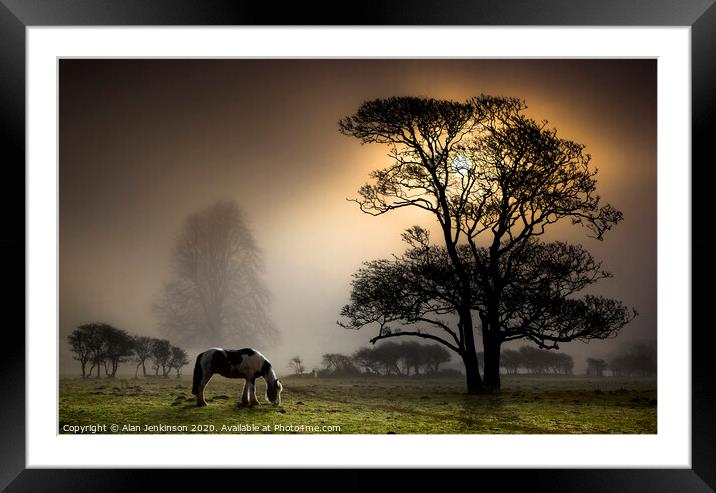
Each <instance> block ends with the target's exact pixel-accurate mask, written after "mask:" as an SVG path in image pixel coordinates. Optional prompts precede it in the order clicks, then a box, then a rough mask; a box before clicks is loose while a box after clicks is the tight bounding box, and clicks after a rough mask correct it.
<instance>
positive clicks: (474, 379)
mask: <svg viewBox="0 0 716 493" xmlns="http://www.w3.org/2000/svg"><path fill="white" fill-rule="evenodd" d="M460 326H461V327H462V331H463V334H464V335H465V352H464V354H463V355H462V361H463V362H464V364H465V377H466V379H467V393H468V394H479V393H481V392H482V390H483V386H482V379H481V378H480V366H479V364H478V361H477V351H476V350H475V335H474V333H473V326H472V313H470V310H469V309H467V310H461V313H460Z"/></svg>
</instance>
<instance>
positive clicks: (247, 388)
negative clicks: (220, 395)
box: [191, 348, 283, 406]
mask: <svg viewBox="0 0 716 493" xmlns="http://www.w3.org/2000/svg"><path fill="white" fill-rule="evenodd" d="M215 373H218V374H219V375H221V376H222V377H226V378H244V379H245V380H246V381H245V383H244V392H243V394H242V395H241V404H242V405H244V406H255V405H257V404H259V401H258V399H256V379H257V378H260V377H263V378H264V380H266V399H267V400H268V401H269V402H270V403H271V404H273V405H274V406H277V405H279V404H280V403H281V390H283V386H282V385H281V382H279V381H278V377H277V376H276V372H275V371H274V369H273V367H272V366H271V363H269V360H267V359H266V357H265V356H264V355H263V354H261V353H260V352H258V351H256V350H255V349H251V348H244V349H223V348H211V349H207V350H206V351H204V352H203V353H200V354H199V356H197V357H196V364H195V365H194V382H193V385H192V388H191V393H192V394H194V395H195V396H196V405H197V406H206V401H205V400H204V387H206V384H207V383H209V380H210V379H211V377H212V376H213V375H214V374H215Z"/></svg>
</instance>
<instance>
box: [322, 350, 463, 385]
mask: <svg viewBox="0 0 716 493" xmlns="http://www.w3.org/2000/svg"><path fill="white" fill-rule="evenodd" d="M448 361H450V353H449V352H448V351H447V350H445V349H444V348H443V347H442V346H440V345H438V344H420V343H418V342H415V341H406V342H402V343H397V342H384V343H382V344H380V345H377V346H375V347H362V348H360V349H358V350H357V351H356V352H354V353H353V354H352V355H346V354H341V353H326V354H324V355H323V356H322V364H323V369H322V370H320V371H319V372H318V374H319V376H336V377H338V376H352V375H353V376H355V375H366V374H368V375H382V376H391V375H393V376H411V375H412V376H417V375H438V374H441V375H442V374H444V373H445V371H442V372H441V371H440V365H441V364H442V363H446V362H448ZM449 373H451V374H457V372H455V371H454V370H453V371H452V372H449Z"/></svg>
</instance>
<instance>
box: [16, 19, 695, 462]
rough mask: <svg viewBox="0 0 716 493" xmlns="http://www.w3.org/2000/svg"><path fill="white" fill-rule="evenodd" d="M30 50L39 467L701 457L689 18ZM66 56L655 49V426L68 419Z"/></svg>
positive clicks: (32, 377) (72, 36)
mask: <svg viewBox="0 0 716 493" xmlns="http://www.w3.org/2000/svg"><path fill="white" fill-rule="evenodd" d="M406 31H408V32H409V33H410V38H411V39H414V40H418V41H419V40H432V41H436V40H441V39H443V40H446V42H432V41H431V42H429V43H428V42H416V43H404V42H402V41H401V42H398V41H396V40H398V39H401V40H402V39H404V37H405V35H406ZM496 40H499V42H496ZM27 52H28V60H27V76H28V77H27V81H28V85H27V103H28V105H27V116H28V127H27V130H28V132H27V186H28V189H27V245H28V252H27V253H28V256H27V259H28V261H27V262H28V263H27V336H26V337H27V350H28V353H27V355H28V358H27V403H26V404H27V467H30V468H32V467H127V466H132V467H192V466H195V467H261V466H274V467H279V466H284V467H285V466H289V467H291V466H295V467H301V466H323V467H339V466H358V467H361V466H363V467H424V466H428V465H430V466H436V467H618V468H619V467H629V468H632V467H639V468H641V467H680V468H690V467H691V439H690V437H691V374H690V347H691V333H690V328H691V317H690V313H691V302H690V300H691V295H690V293H691V282H690V281H691V279H690V269H691V267H690V266H691V245H690V238H691V230H690V224H691V220H690V218H691V210H690V196H691V192H690V139H691V134H690V131H691V129H690V101H691V97H690V94H691V92H690V29H689V28H686V27H678V28H494V27H493V28H484V27H483V28H464V27H461V28H407V29H406V28H345V29H343V28H340V29H339V28H296V27H294V28H48V27H45V28H43V27H39V28H35V27H33V28H28V32H27ZM58 57H178V58H185V57H262V58H263V57H305V58H313V57H340V58H345V57H359V58H363V57H419V58H424V57H447V58H455V57H472V58H474V57H520V58H525V57H578V58H584V57H596V58H602V57H617V58H622V57H649V58H651V57H658V60H659V62H658V77H659V81H658V90H659V97H658V104H659V123H658V214H659V216H658V253H659V256H658V269H659V272H658V280H659V285H658V299H659V300H660V301H661V302H660V303H659V306H658V341H659V344H658V348H659V349H658V350H659V354H658V356H659V377H658V391H659V404H658V434H657V435H638V436H626V435H625V436H622V435H619V436H595V435H581V436H566V435H557V436H544V435H506V436H505V435H502V436H501V435H465V436H455V435H435V436H424V435H411V436H407V435H406V436H399V435H396V436H382V435H380V436H378V435H369V436H360V435H349V436H331V435H312V436H308V435H273V436H264V435H242V436H226V435H222V436H207V435H191V436H186V435H173V436H157V435H149V436H147V435H142V436H138V435H122V436H112V435H94V436H87V435H82V436H68V435H58V434H57V421H56V419H57V407H58V402H57V395H56V392H55V391H54V389H55V385H56V382H55V378H56V373H55V372H56V368H57V360H58V355H57V348H56V345H55V342H56V339H55V337H54V332H53V331H54V330H56V327H57V313H58V304H57V299H58V296H57V295H58V292H57V289H58V278H57V272H58V259H57V243H56V239H57V232H58V223H57V218H58V211H57V207H58V206H57V204H58V195H57V193H58V187H57V118H56V116H57V115H56V113H55V111H56V108H57V86H56V84H57V59H58ZM664 300H668V301H667V302H664ZM665 341H668V348H667V347H665V346H667V343H665ZM667 351H668V353H667ZM98 451H101V453H98Z"/></svg>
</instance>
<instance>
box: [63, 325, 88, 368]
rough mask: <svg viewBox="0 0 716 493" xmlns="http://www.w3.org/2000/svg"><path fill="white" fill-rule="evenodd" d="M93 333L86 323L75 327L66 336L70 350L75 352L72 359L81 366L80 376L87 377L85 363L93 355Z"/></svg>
mask: <svg viewBox="0 0 716 493" xmlns="http://www.w3.org/2000/svg"><path fill="white" fill-rule="evenodd" d="M92 337H93V334H92V332H91V330H90V329H89V326H88V325H82V326H80V327H77V328H76V329H75V330H73V331H72V333H71V334H70V335H69V336H67V342H69V344H70V347H71V348H72V352H73V353H75V356H74V359H76V360H77V361H79V362H80V365H81V367H82V378H87V372H86V368H87V363H88V362H89V361H90V360H91V359H92V357H93V350H94V349H93V341H92Z"/></svg>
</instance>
